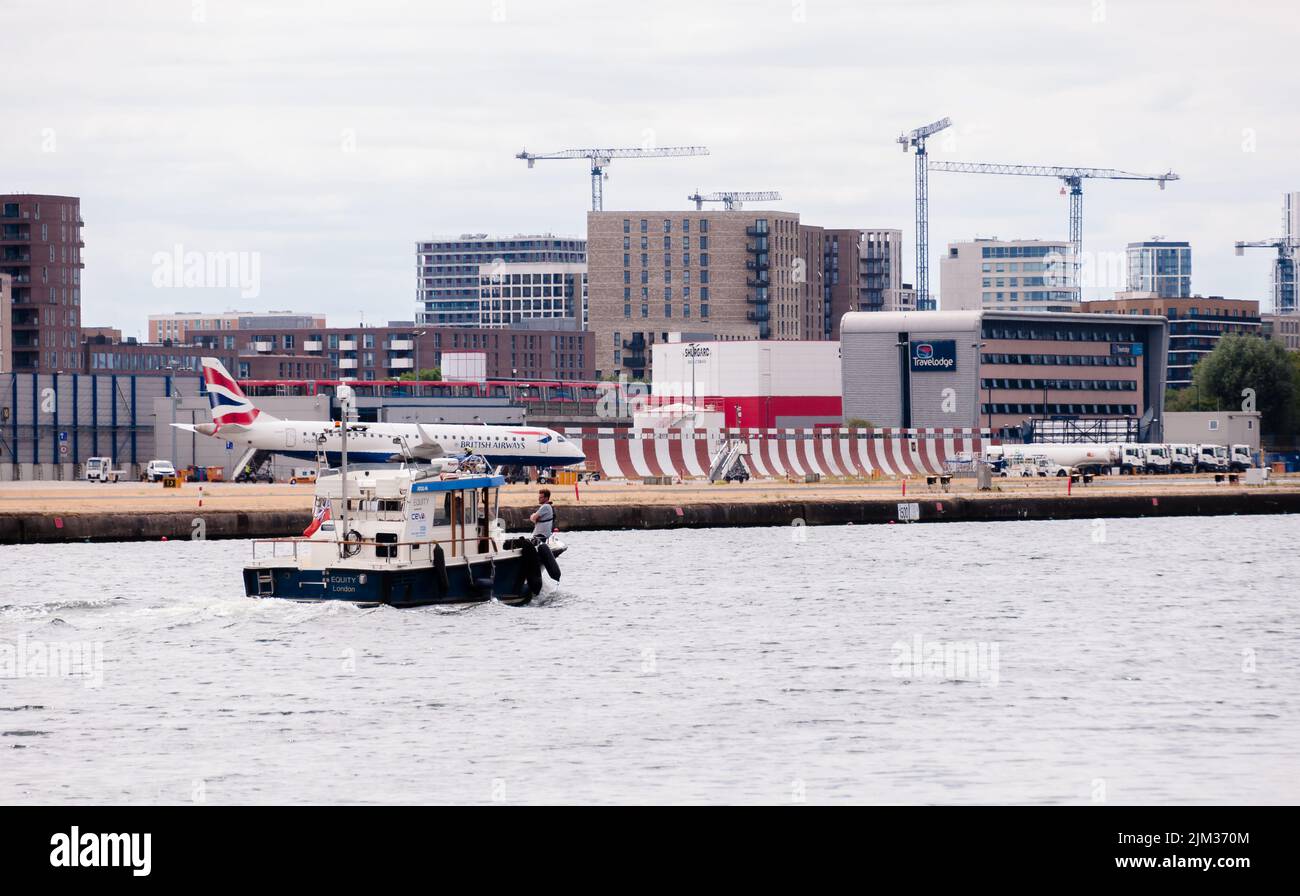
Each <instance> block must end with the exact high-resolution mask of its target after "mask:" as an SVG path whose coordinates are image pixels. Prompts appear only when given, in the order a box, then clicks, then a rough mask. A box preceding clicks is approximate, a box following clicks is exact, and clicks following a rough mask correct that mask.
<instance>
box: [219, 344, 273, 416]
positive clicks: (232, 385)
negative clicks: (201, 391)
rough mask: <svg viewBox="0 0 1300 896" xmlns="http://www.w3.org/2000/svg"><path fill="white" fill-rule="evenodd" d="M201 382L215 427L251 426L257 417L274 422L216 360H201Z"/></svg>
mask: <svg viewBox="0 0 1300 896" xmlns="http://www.w3.org/2000/svg"><path fill="white" fill-rule="evenodd" d="M203 382H204V383H206V384H207V387H208V401H209V403H210V404H211V405H212V422H213V423H214V424H216V425H217V426H251V425H252V424H253V421H254V420H256V419H258V418H259V417H263V418H266V419H268V420H274V419H276V418H274V417H272V416H271V415H270V414H266V413H263V412H262V411H260V410H258V409H257V407H256V406H255V405H254V404H253V402H252V401H250V400H249V398H248V396H247V395H245V394H244V390H243V389H241V388H239V383H237V382H235V378H234V377H232V376H231V375H230V372H229V371H227V370H226V368H225V366H224V365H222V363H221V362H220V361H218V360H217V359H216V358H204V359H203Z"/></svg>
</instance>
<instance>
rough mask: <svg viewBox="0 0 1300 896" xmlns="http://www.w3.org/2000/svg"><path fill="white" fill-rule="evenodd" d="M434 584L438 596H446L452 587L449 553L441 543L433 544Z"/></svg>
mask: <svg viewBox="0 0 1300 896" xmlns="http://www.w3.org/2000/svg"><path fill="white" fill-rule="evenodd" d="M433 584H434V587H435V588H436V589H437V594H438V597H442V596H444V595H445V594H446V593H447V591H448V590H449V589H450V588H451V582H449V581H448V580H447V555H446V554H445V553H444V552H443V550H442V545H440V544H435V545H434V546H433Z"/></svg>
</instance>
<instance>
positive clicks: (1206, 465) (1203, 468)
mask: <svg viewBox="0 0 1300 896" xmlns="http://www.w3.org/2000/svg"><path fill="white" fill-rule="evenodd" d="M1196 472H1198V473H1226V472H1228V449H1227V448H1225V447H1223V446H1222V445H1197V446H1196Z"/></svg>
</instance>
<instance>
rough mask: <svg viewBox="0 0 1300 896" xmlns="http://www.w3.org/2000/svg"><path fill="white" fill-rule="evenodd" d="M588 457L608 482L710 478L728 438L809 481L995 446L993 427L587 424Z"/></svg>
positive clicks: (582, 437) (754, 463) (881, 472)
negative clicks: (645, 426) (813, 475)
mask: <svg viewBox="0 0 1300 896" xmlns="http://www.w3.org/2000/svg"><path fill="white" fill-rule="evenodd" d="M564 434H565V435H566V436H567V437H568V438H569V439H570V440H572V441H574V442H577V443H579V444H580V445H581V446H582V450H583V452H584V453H585V454H586V455H587V469H588V470H597V471H599V472H600V474H601V476H603V477H605V478H606V479H644V478H645V477H647V476H678V477H681V478H683V479H690V478H702V477H705V476H707V475H708V472H709V467H710V465H711V460H712V458H713V455H714V454H715V453H716V452H717V451H718V450H719V448H720V447H721V445H722V443H723V442H724V441H727V440H732V439H739V440H742V441H744V442H745V443H746V444H747V446H748V448H749V455H748V457H747V458H746V460H747V461H748V463H749V467H750V469H751V470H752V471H753V473H754V475H755V476H760V477H772V478H784V477H786V476H795V477H798V478H803V476H804V474H805V473H817V474H820V475H821V476H826V477H835V478H840V477H875V476H923V475H926V474H931V475H933V474H938V473H942V472H944V471H946V470H947V469H948V468H949V462H950V461H953V460H955V459H957V458H963V457H964V458H972V457H978V456H979V455H980V453H981V452H982V451H983V450H984V447H985V446H986V445H988V444H991V441H990V431H989V430H987V429H960V428H948V429H937V428H934V429H726V430H705V429H629V428H623V427H620V428H614V427H596V426H587V427H581V428H576V427H574V428H569V429H567V430H565V433H564Z"/></svg>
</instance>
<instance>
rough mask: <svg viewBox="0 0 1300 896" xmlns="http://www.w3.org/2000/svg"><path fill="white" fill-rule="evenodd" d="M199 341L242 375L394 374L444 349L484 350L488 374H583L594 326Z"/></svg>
mask: <svg viewBox="0 0 1300 896" xmlns="http://www.w3.org/2000/svg"><path fill="white" fill-rule="evenodd" d="M191 335H192V338H193V341H194V343H195V344H196V345H198V346H201V347H203V348H205V349H206V350H207V351H209V352H213V353H221V352H225V353H227V354H233V356H234V362H233V363H232V364H228V365H227V367H228V368H229V369H230V371H231V372H232V373H233V374H234V375H235V376H236V377H237V378H239V379H250V380H279V379H325V380H339V379H346V378H351V379H357V380H365V381H373V380H392V379H397V378H398V377H400V376H402V375H403V374H408V373H411V372H413V371H415V370H417V369H428V368H433V367H440V366H441V365H442V356H443V354H444V353H445V352H483V353H484V355H485V356H486V361H487V376H488V378H489V379H535V380H588V379H591V378H592V373H593V371H592V349H593V343H592V339H591V334H590V333H588V332H584V331H581V330H576V329H568V330H552V329H547V330H542V329H528V328H512V329H501V328H496V327H416V326H413V325H412V324H410V323H390V324H389V325H388V326H386V327H318V328H307V329H300V330H284V329H253V330H240V331H238V332H226V331H217V330H212V331H207V332H202V331H196V332H194V333H192V334H191Z"/></svg>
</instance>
